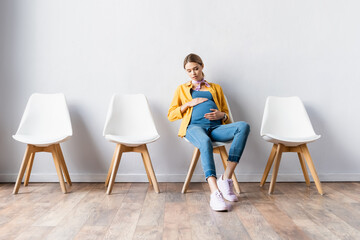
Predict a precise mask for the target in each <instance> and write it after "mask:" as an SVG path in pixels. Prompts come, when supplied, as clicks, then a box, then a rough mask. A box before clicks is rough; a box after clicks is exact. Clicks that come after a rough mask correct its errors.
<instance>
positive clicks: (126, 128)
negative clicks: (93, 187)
mask: <svg viewBox="0 0 360 240" xmlns="http://www.w3.org/2000/svg"><path fill="white" fill-rule="evenodd" d="M103 135H104V137H105V138H106V139H107V140H108V141H110V142H114V143H116V149H115V152H114V155H113V158H112V161H111V165H110V168H109V171H108V175H107V178H106V181H105V186H106V187H108V188H107V194H111V192H112V188H113V185H114V182H115V178H116V174H117V171H118V168H119V164H120V159H121V155H122V153H124V152H139V153H141V155H142V159H143V162H144V165H145V170H146V174H147V177H148V180H149V183H150V184H152V185H153V186H154V190H155V192H156V193H159V192H160V190H159V186H158V183H157V180H156V176H155V173H154V169H153V166H152V164H151V160H150V155H149V152H148V149H147V146H146V144H148V143H151V142H154V141H156V140H157V139H159V137H160V135H159V134H158V132H157V130H156V127H155V123H154V120H153V118H152V115H151V112H150V108H149V105H148V102H147V100H146V97H145V96H144V95H143V94H126V95H117V94H115V95H114V96H113V97H112V99H111V102H110V106H109V110H108V114H107V118H106V122H105V127H104V132H103Z"/></svg>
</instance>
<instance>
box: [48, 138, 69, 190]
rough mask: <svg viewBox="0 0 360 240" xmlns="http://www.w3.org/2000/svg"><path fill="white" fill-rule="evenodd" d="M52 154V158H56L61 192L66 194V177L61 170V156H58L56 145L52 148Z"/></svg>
mask: <svg viewBox="0 0 360 240" xmlns="http://www.w3.org/2000/svg"><path fill="white" fill-rule="evenodd" d="M51 153H52V156H53V158H54V163H55V168H56V172H57V175H58V177H59V181H60V187H61V190H62V192H63V193H66V186H65V182H64V176H63V173H62V169H61V164H60V161H61V160H60V156H59V154H58V151H57V149H56V146H55V145H52V146H51Z"/></svg>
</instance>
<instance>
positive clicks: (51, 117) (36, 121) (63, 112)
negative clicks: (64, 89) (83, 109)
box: [13, 93, 72, 194]
mask: <svg viewBox="0 0 360 240" xmlns="http://www.w3.org/2000/svg"><path fill="white" fill-rule="evenodd" d="M71 136H72V128H71V121H70V115H69V111H68V108H67V105H66V100H65V96H64V94H62V93H57V94H39V93H34V94H32V95H31V96H30V98H29V101H28V103H27V105H26V108H25V112H24V114H23V116H22V119H21V122H20V126H19V128H18V130H17V132H16V134H15V135H13V138H14V139H15V140H17V141H19V142H22V143H26V144H27V148H26V151H25V156H24V159H23V162H22V164H21V167H20V171H19V174H18V177H17V180H16V184H15V188H14V191H13V194H17V193H18V191H19V188H20V185H21V182H22V179H23V176H24V173H25V170H26V176H25V181H24V186H27V185H28V183H29V179H30V174H31V169H32V165H33V162H34V157H35V153H36V152H50V153H52V155H53V158H54V162H55V167H56V172H57V174H58V177H59V181H60V186H61V190H62V192H63V193H66V187H65V183H64V178H63V174H64V175H65V178H66V181H67V183H68V184H69V185H70V186H71V184H72V183H71V179H70V176H69V172H68V170H67V167H66V164H65V160H64V156H63V154H62V151H61V148H60V143H61V142H64V141H66V140H67V139H68V138H70V137H71Z"/></svg>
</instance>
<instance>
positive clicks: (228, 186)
mask: <svg viewBox="0 0 360 240" xmlns="http://www.w3.org/2000/svg"><path fill="white" fill-rule="evenodd" d="M217 185H218V188H219V190H220V192H221V193H222V194H223V196H224V198H225V199H226V200H228V201H230V202H237V201H239V199H238V197H237V196H236V194H235V193H234V184H233V181H232V180H231V179H227V180H223V175H221V177H220V178H219V179H218V180H217Z"/></svg>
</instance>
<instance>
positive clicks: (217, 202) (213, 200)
mask: <svg viewBox="0 0 360 240" xmlns="http://www.w3.org/2000/svg"><path fill="white" fill-rule="evenodd" d="M210 207H211V208H212V210H214V211H227V210H228V208H227V206H226V203H225V201H224V198H223V196H222V194H221V192H219V190H217V191H216V192H213V193H212V194H211V195H210Z"/></svg>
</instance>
